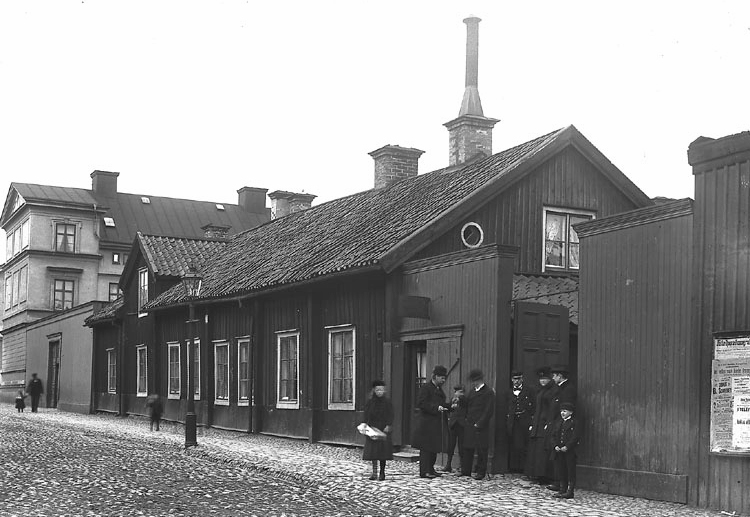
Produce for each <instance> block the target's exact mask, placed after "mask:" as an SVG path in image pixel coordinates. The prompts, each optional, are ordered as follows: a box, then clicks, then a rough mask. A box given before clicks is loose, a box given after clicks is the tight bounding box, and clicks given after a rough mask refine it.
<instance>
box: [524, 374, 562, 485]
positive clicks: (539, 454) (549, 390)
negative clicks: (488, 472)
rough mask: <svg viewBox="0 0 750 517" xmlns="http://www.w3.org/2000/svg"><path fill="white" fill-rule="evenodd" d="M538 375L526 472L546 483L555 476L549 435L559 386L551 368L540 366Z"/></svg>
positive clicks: (538, 480)
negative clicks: (553, 379)
mask: <svg viewBox="0 0 750 517" xmlns="http://www.w3.org/2000/svg"><path fill="white" fill-rule="evenodd" d="M537 375H538V376H539V389H538V391H537V393H536V405H535V408H534V417H533V418H532V420H531V429H530V431H529V435H530V438H529V449H528V455H527V456H526V468H525V469H524V474H525V475H526V476H527V477H528V478H529V480H531V481H533V482H537V483H541V484H546V483H547V481H549V480H550V479H552V476H553V466H552V462H551V461H550V459H549V458H550V446H549V436H550V433H551V432H552V421H553V420H554V419H555V403H554V400H555V397H556V396H557V386H556V385H555V383H554V382H552V374H551V373H550V370H549V368H547V367H544V368H540V369H539V370H537Z"/></svg>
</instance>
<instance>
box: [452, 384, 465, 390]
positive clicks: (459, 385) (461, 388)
mask: <svg viewBox="0 0 750 517" xmlns="http://www.w3.org/2000/svg"><path fill="white" fill-rule="evenodd" d="M463 389H464V385H463V384H456V385H455V386H453V391H458V390H462V391H463Z"/></svg>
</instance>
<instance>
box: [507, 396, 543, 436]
mask: <svg viewBox="0 0 750 517" xmlns="http://www.w3.org/2000/svg"><path fill="white" fill-rule="evenodd" d="M535 397H536V393H535V392H534V390H533V389H532V388H531V387H529V386H527V385H526V384H524V385H523V386H522V387H521V392H520V393H519V394H518V396H516V395H514V394H513V389H512V388H511V389H510V391H508V415H507V418H506V419H505V422H506V426H507V429H508V435H511V434H513V427H514V425H515V426H516V430H517V431H518V430H523V432H524V434H527V433H528V430H529V426H530V425H531V419H532V417H533V416H534V404H535Z"/></svg>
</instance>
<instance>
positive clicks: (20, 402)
mask: <svg viewBox="0 0 750 517" xmlns="http://www.w3.org/2000/svg"><path fill="white" fill-rule="evenodd" d="M25 398H26V395H24V394H23V390H18V395H16V409H17V410H18V412H19V413H23V410H24V408H25V407H26V401H25V400H24V399H25Z"/></svg>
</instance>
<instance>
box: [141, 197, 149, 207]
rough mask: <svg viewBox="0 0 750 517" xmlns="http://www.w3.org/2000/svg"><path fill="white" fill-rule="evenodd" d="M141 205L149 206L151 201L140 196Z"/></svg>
mask: <svg viewBox="0 0 750 517" xmlns="http://www.w3.org/2000/svg"><path fill="white" fill-rule="evenodd" d="M141 203H143V204H144V205H150V204H151V200H150V199H149V198H147V197H146V196H142V197H141Z"/></svg>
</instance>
